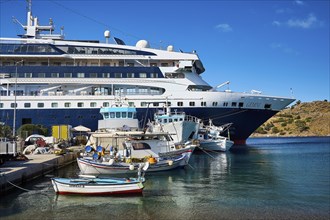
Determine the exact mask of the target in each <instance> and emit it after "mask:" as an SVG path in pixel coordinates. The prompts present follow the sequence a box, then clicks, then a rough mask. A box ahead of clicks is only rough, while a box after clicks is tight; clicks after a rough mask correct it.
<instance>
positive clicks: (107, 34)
mask: <svg viewBox="0 0 330 220" xmlns="http://www.w3.org/2000/svg"><path fill="white" fill-rule="evenodd" d="M104 37H105V38H109V37H110V31H108V30H106V31H104Z"/></svg>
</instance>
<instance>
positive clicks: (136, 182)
mask: <svg viewBox="0 0 330 220" xmlns="http://www.w3.org/2000/svg"><path fill="white" fill-rule="evenodd" d="M148 167H149V163H145V164H144V165H142V164H140V165H139V168H138V177H137V178H115V177H104V178H102V177H96V176H91V175H79V178H52V179H51V181H52V184H53V188H54V190H55V192H56V193H58V194H84V195H114V194H137V193H142V190H143V188H144V185H143V183H144V182H145V178H144V172H145V171H146V170H147V169H148ZM141 170H143V174H142V176H141Z"/></svg>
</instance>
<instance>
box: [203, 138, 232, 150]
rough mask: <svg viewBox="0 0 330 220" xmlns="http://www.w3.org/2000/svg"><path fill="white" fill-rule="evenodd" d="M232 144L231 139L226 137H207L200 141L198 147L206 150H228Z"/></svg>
mask: <svg viewBox="0 0 330 220" xmlns="http://www.w3.org/2000/svg"><path fill="white" fill-rule="evenodd" d="M233 145H234V142H233V141H230V140H226V139H217V140H213V139H209V140H202V141H200V146H199V148H200V149H201V150H206V151H222V152H225V151H228V150H229V149H230V148H231V147H232V146H233Z"/></svg>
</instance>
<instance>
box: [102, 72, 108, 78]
mask: <svg viewBox="0 0 330 220" xmlns="http://www.w3.org/2000/svg"><path fill="white" fill-rule="evenodd" d="M102 78H110V73H102Z"/></svg>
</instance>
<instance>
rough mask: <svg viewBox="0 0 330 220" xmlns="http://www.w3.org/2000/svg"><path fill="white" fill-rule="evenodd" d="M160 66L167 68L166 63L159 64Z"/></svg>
mask: <svg viewBox="0 0 330 220" xmlns="http://www.w3.org/2000/svg"><path fill="white" fill-rule="evenodd" d="M160 66H164V67H166V66H168V63H161V64H160Z"/></svg>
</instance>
